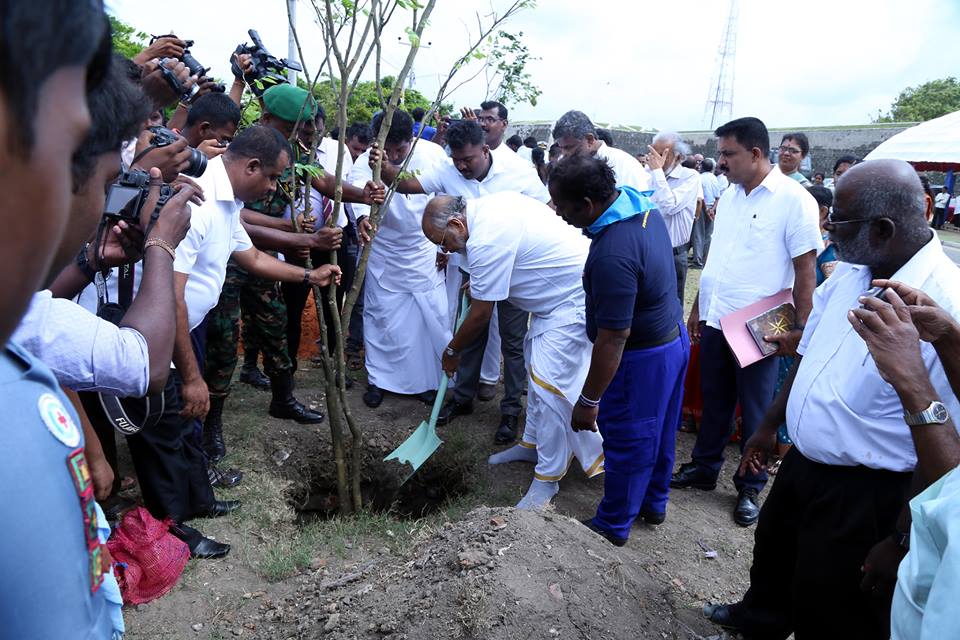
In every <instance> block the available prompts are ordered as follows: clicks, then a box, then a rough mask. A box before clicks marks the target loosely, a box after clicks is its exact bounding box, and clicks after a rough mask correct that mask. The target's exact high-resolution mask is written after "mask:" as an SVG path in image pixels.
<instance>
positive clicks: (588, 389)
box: [583, 329, 630, 400]
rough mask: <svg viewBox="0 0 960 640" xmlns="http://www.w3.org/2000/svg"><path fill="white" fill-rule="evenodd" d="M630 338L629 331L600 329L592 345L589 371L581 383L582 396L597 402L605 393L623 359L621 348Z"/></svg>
mask: <svg viewBox="0 0 960 640" xmlns="http://www.w3.org/2000/svg"><path fill="white" fill-rule="evenodd" d="M629 337H630V330H629V329H624V330H622V331H610V330H607V329H600V330H599V331H598V332H597V339H596V341H595V342H594V343H593V353H592V355H591V357H590V371H589V372H588V373H587V379H586V381H585V382H584V383H583V395H584V396H586V397H587V398H589V399H591V400H599V399H600V398H602V397H603V394H604V393H606V391H607V387H609V386H610V383H611V382H612V381H613V378H614V376H616V375H617V369H619V368H620V361H621V359H622V358H623V348H624V346H625V345H626V344H627V339H628V338H629Z"/></svg>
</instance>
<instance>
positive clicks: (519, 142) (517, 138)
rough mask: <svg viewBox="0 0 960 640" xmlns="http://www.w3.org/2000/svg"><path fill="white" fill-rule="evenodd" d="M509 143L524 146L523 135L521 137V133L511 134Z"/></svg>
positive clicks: (508, 139)
mask: <svg viewBox="0 0 960 640" xmlns="http://www.w3.org/2000/svg"><path fill="white" fill-rule="evenodd" d="M507 144H508V145H516V146H517V147H522V146H523V138H521V137H520V136H519V135H517V134H513V135H512V136H510V137H509V138H507Z"/></svg>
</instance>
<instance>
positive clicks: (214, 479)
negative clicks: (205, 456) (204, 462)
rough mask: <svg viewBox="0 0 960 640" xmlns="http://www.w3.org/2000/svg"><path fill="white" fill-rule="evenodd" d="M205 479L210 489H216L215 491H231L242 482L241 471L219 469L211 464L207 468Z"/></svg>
mask: <svg viewBox="0 0 960 640" xmlns="http://www.w3.org/2000/svg"><path fill="white" fill-rule="evenodd" d="M207 479H208V480H209V481H210V486H211V487H216V488H217V489H231V488H233V487H235V486H237V485H238V484H240V481H241V480H243V471H240V470H238V469H221V468H220V467H218V466H217V465H215V464H213V463H211V464H210V465H209V466H208V467H207Z"/></svg>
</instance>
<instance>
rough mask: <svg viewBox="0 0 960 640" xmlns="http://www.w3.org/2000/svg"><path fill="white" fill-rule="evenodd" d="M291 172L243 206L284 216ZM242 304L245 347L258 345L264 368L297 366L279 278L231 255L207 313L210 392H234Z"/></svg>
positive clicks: (272, 371) (275, 371) (270, 372)
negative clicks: (254, 271)
mask: <svg viewBox="0 0 960 640" xmlns="http://www.w3.org/2000/svg"><path fill="white" fill-rule="evenodd" d="M289 176H290V170H289V169H288V170H287V173H285V174H284V175H283V178H282V179H281V181H280V182H279V184H278V188H277V191H276V192H275V193H274V194H273V195H272V196H270V197H268V198H264V199H263V200H258V201H257V202H252V203H246V204H245V205H244V206H245V207H246V208H248V209H251V210H253V211H257V212H259V213H263V214H265V215H268V216H273V217H278V218H279V217H282V216H283V213H284V210H285V209H286V207H287V205H288V204H289V203H290V196H289V193H288V191H287V189H286V188H285V185H288V184H289ZM267 253H271V254H272V255H276V254H275V253H274V252H267ZM241 310H242V312H243V346H244V349H257V350H259V351H260V353H261V354H262V355H263V368H264V370H265V372H266V374H267V375H268V376H270V377H271V378H272V377H274V376H277V375H279V374H282V373H284V372H286V371H291V370H292V369H293V364H292V362H291V360H290V354H289V352H288V350H287V306H286V305H285V304H284V302H283V296H282V295H281V293H280V284H279V283H278V282H274V281H271V280H263V279H261V278H257V277H254V276H252V275H250V274H249V273H247V272H246V271H244V270H243V269H241V268H240V267H239V266H238V265H237V264H236V263H235V262H234V261H233V260H230V262H229V263H228V264H227V276H226V280H225V281H224V283H223V290H222V291H221V292H220V300H219V302H217V306H216V307H214V308H213V309H212V310H211V311H210V313H208V314H207V360H206V365H205V367H204V374H203V378H204V381H206V383H207V387H208V388H209V390H210V395H213V396H225V395H227V394H228V393H229V392H230V382H231V379H232V378H233V372H234V370H235V369H236V367H237V343H238V338H239V335H240V322H239V320H240V314H241Z"/></svg>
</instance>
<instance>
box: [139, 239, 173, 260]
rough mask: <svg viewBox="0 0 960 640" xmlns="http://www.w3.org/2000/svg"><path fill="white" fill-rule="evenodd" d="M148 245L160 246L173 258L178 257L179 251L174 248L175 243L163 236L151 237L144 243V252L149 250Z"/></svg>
mask: <svg viewBox="0 0 960 640" xmlns="http://www.w3.org/2000/svg"><path fill="white" fill-rule="evenodd" d="M148 247H160V248H161V249H163V250H164V251H166V252H167V253H169V254H170V259H171V260H176V259H177V252H176V250H174V248H173V245H171V244H170V243H169V242H167V241H166V240H164V239H162V238H150V239H148V240H147V241H146V242H144V243H143V252H144V253H146V252H147V248H148Z"/></svg>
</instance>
